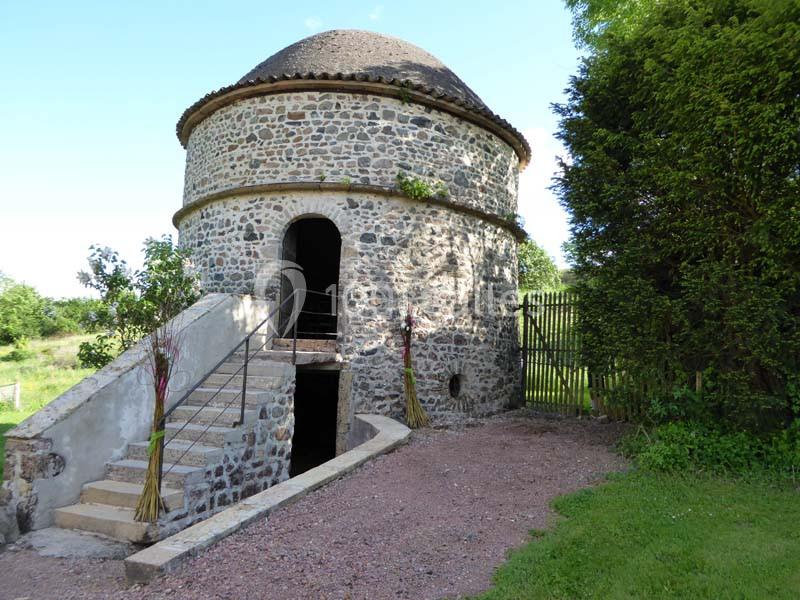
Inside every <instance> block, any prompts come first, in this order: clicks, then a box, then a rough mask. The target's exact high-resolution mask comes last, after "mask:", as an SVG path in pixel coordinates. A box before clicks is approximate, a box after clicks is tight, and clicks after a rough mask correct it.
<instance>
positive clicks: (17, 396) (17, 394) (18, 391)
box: [14, 381, 22, 410]
mask: <svg viewBox="0 0 800 600" xmlns="http://www.w3.org/2000/svg"><path fill="white" fill-rule="evenodd" d="M21 396H22V384H21V383H20V382H19V381H15V382H14V409H15V410H19V409H20V408H22V406H21V404H22V403H21Z"/></svg>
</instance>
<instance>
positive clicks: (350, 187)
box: [172, 181, 528, 242]
mask: <svg viewBox="0 0 800 600" xmlns="http://www.w3.org/2000/svg"><path fill="white" fill-rule="evenodd" d="M285 192H346V193H351V194H375V195H379V196H389V197H395V198H401V199H403V200H408V201H410V202H420V203H423V204H432V205H434V206H441V207H444V208H449V209H451V210H453V211H455V212H459V213H462V214H466V215H469V216H472V217H475V218H478V219H481V220H483V221H485V222H487V223H491V224H492V225H496V226H497V227H501V228H503V229H506V230H507V231H508V232H509V233H511V235H513V236H514V238H515V239H516V240H517V241H518V242H524V241H526V240H527V239H528V233H527V232H526V231H525V229H523V228H522V227H521V226H520V225H519V224H518V223H516V222H515V221H509V220H507V219H504V218H503V217H501V216H499V215H496V214H493V213H489V212H486V211H483V210H480V209H478V208H474V207H471V206H467V205H466V204H460V203H458V202H453V201H452V200H451V199H449V198H437V197H431V198H410V197H408V196H406V195H405V194H404V193H403V192H402V191H400V190H398V189H396V188H394V187H388V186H383V185H372V184H365V183H344V182H341V181H329V182H319V181H276V182H273V183H262V184H258V185H240V186H234V187H230V188H226V189H223V190H220V191H218V192H213V193H211V194H208V195H206V196H203V197H201V198H198V199H197V200H194V201H193V202H191V203H189V204H186V205H185V206H183V207H182V208H181V209H179V210H178V211H177V212H176V213H175V214H174V215H173V216H172V224H173V225H174V226H175V228H176V229H179V228H180V224H181V221H182V220H183V219H184V218H185V217H186V215H188V214H190V213H192V212H194V211H196V210H200V209H201V208H204V207H206V206H208V205H209V204H211V203H213V202H216V201H217V200H222V199H225V198H229V197H231V196H242V195H248V194H279V193H285Z"/></svg>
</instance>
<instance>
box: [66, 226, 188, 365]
mask: <svg viewBox="0 0 800 600" xmlns="http://www.w3.org/2000/svg"><path fill="white" fill-rule="evenodd" d="M90 250H91V253H90V255H89V271H82V272H81V273H79V274H78V279H79V280H80V281H81V283H83V284H84V285H85V286H87V287H89V288H91V289H94V290H96V291H97V292H99V293H100V297H101V302H102V303H103V306H104V307H105V313H104V314H105V315H106V317H105V318H106V326H107V331H106V332H104V333H102V334H100V335H99V336H98V337H97V339H96V340H95V341H94V342H85V343H84V344H82V345H81V348H80V351H79V358H80V360H81V362H82V363H83V364H84V365H86V366H94V367H102V366H103V365H105V364H107V363H108V362H110V361H111V360H112V359H113V358H114V356H115V350H116V348H117V347H118V348H119V350H127V349H128V348H130V347H131V346H133V345H134V344H135V343H136V342H138V341H139V340H140V339H141V338H142V337H144V336H145V335H147V334H148V333H150V332H153V331H155V330H156V329H158V328H159V327H161V326H163V325H164V324H165V323H167V321H169V320H170V319H172V318H173V317H174V316H176V315H177V314H178V313H180V312H181V311H182V310H183V309H185V308H187V307H189V306H190V305H191V304H193V303H194V302H195V301H197V299H198V298H199V297H200V289H199V285H198V278H197V275H196V274H195V273H194V272H193V271H192V270H191V268H190V264H189V252H188V250H185V249H183V248H180V247H177V246H175V245H173V243H172V238H171V237H170V236H164V237H162V238H161V239H160V240H159V239H154V238H149V239H147V240H146V241H145V243H144V265H143V268H142V269H141V270H138V271H132V270H131V269H130V268H129V267H128V264H127V263H126V262H125V261H124V260H122V259H121V258H120V256H119V254H118V253H117V252H115V251H114V250H112V249H110V248H107V247H100V246H92V247H91V248H90Z"/></svg>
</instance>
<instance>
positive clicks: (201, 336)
mask: <svg viewBox="0 0 800 600" xmlns="http://www.w3.org/2000/svg"><path fill="white" fill-rule="evenodd" d="M270 306H271V303H267V302H265V301H263V300H257V299H254V298H252V297H250V296H240V295H233V294H209V295H207V296H205V297H203V298H202V299H201V300H200V301H198V302H197V303H196V304H194V305H193V306H191V307H190V308H188V309H186V310H185V311H184V312H182V313H181V314H180V315H178V316H177V317H176V318H175V320H174V321H175V323H176V325H177V327H178V330H179V331H180V332H181V334H180V335H181V339H182V347H183V352H182V354H181V356H180V359H179V361H178V364H177V365H176V366H175V369H174V376H173V381H172V385H171V389H170V396H169V400H170V402H176V401H178V400H179V399H180V398H181V397H182V396H183V395H184V394H185V393H186V392H187V391H188V390H189V389H190V388H191V387H192V386H193V385H194V384H195V383H197V382H198V381H199V380H200V379H201V378H202V377H203V376H204V375H205V374H207V373H208V372H209V371H210V370H211V369H212V368H213V367H214V366H215V365H216V364H217V363H218V362H219V361H220V360H221V359H222V358H223V357H224V356H225V355H226V354H227V353H228V352H230V351H231V350H232V349H233V348H234V347H235V346H236V345H237V344H238V343H239V342H240V341H241V340H242V339H243V338H244V336H245V335H247V334H248V333H249V332H250V331H252V329H253V328H254V327H256V326H257V325H258V324H259V323H260V322H261V321H262V320H263V319H264V318H265V317H266V316H267V314H268V312H269V308H270ZM152 414H153V390H152V383H151V381H150V377H149V373H148V370H147V358H146V355H145V351H144V346H143V344H141V343H140V344H139V345H137V346H135V347H134V348H131V349H130V350H128V351H126V352H124V353H123V354H121V355H120V356H119V357H117V358H116V359H115V360H114V361H112V362H111V363H110V364H109V365H107V366H106V367H104V368H103V369H101V370H99V371H98V372H97V373H95V374H94V375H92V376H90V377H87V378H86V379H84V380H83V381H81V382H80V383H78V384H77V385H76V386H74V387H73V388H71V389H70V390H68V391H67V392H65V393H64V394H62V395H61V396H59V397H58V398H56V399H55V400H54V401H53V402H51V403H50V404H48V405H47V406H46V407H45V408H43V409H42V410H40V411H39V412H37V413H35V414H34V415H32V416H31V417H29V418H28V419H26V420H25V421H23V422H22V423H20V424H19V425H18V426H17V427H16V428H14V429H12V430H11V431H9V432H7V433H6V435H5V437H6V456H5V475H4V477H5V481H4V483H3V487H2V490H0V538H2V537H5V539H6V540H7V541H10V540H13V539H15V538H16V537H17V536H18V535H19V534H20V533H24V532H26V531H29V530H31V529H39V528H42V527H47V526H49V525H51V524H52V520H53V509H55V508H59V507H62V506H66V505H69V504H72V503H74V502H76V500H77V499H78V497H79V495H80V492H81V487H82V486H83V484H85V483H87V482H90V481H93V480H96V479H99V478H101V477H102V476H103V473H104V469H105V464H106V463H107V462H109V461H112V460H116V459H119V458H121V457H123V456H124V454H125V451H126V449H127V446H128V444H129V443H132V442H136V441H141V440H143V439H146V438H147V437H148V436H149V432H150V427H151V420H152ZM2 541H3V540H2V539H0V543H2Z"/></svg>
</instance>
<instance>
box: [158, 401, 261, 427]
mask: <svg viewBox="0 0 800 600" xmlns="http://www.w3.org/2000/svg"><path fill="white" fill-rule="evenodd" d="M215 400H216V399H215ZM189 402H191V404H184V405H182V406H179V407H178V408H176V409H175V410H174V411H172V414H171V415H170V416H169V418H168V422H170V423H174V422H175V421H183V422H186V421H188V422H190V423H197V424H201V425H208V424H209V423H213V424H214V425H218V426H220V427H234V426H236V425H237V424H238V423H239V418H240V417H241V407H240V405H238V404H237V405H236V406H235V407H232V408H222V407H219V406H213V405H209V406H206V407H205V408H203V407H202V404H201V402H200V401H199V400H195V401H192V400H189ZM212 402H213V401H212ZM257 416H258V412H257V411H255V410H247V409H245V411H244V422H245V423H249V422H251V421H254V420H255V419H256V417H257Z"/></svg>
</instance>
